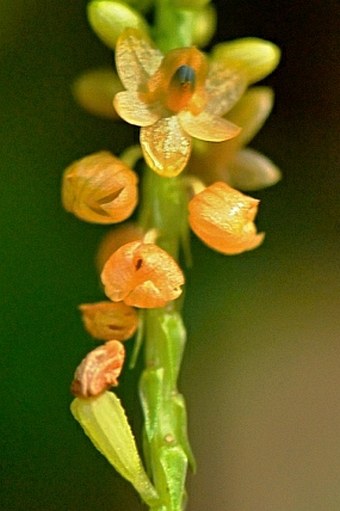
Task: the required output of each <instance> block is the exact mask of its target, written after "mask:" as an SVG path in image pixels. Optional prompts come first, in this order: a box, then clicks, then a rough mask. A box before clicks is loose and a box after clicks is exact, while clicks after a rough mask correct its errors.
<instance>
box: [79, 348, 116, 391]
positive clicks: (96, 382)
mask: <svg viewBox="0 0 340 511" xmlns="http://www.w3.org/2000/svg"><path fill="white" fill-rule="evenodd" d="M124 358H125V349H124V346H123V344H122V343H121V342H119V341H116V340H114V341H109V342H107V343H105V344H103V345H102V346H99V347H98V348H96V349H94V350H92V351H90V353H88V355H87V356H86V357H85V358H84V359H83V360H82V362H81V364H80V365H79V366H78V367H77V369H76V372H75V374H74V379H73V382H72V385H71V391H72V393H73V394H74V395H75V396H77V397H83V398H89V397H95V396H98V395H99V394H101V393H102V392H104V391H105V390H107V389H108V388H110V387H113V386H116V385H118V381H117V378H118V376H119V375H120V373H121V370H122V367H123V363H124Z"/></svg>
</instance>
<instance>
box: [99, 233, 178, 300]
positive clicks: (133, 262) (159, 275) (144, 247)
mask: <svg viewBox="0 0 340 511" xmlns="http://www.w3.org/2000/svg"><path fill="white" fill-rule="evenodd" d="M101 279H102V282H103V284H104V288H105V293H106V295H107V296H108V297H109V298H110V299H111V300H113V301H121V300H123V301H124V302H125V303H126V304H127V305H131V306H133V307H142V308H154V307H163V306H164V305H166V304H167V303H168V302H170V301H172V300H175V299H176V298H178V297H179V295H180V294H181V292H182V290H181V286H182V285H183V284H184V277H183V273H182V271H181V269H180V268H179V266H178V265H177V263H176V261H175V260H174V259H173V258H172V257H171V256H170V255H169V254H168V253H167V252H165V251H164V250H162V249H161V248H159V247H158V246H157V245H155V244H154V243H144V242H140V241H134V242H131V243H127V244H126V245H124V246H123V247H121V248H119V249H118V250H117V251H116V252H115V253H114V254H113V255H112V256H111V257H110V258H109V259H108V261H107V262H106V264H105V266H104V269H103V271H102V274H101Z"/></svg>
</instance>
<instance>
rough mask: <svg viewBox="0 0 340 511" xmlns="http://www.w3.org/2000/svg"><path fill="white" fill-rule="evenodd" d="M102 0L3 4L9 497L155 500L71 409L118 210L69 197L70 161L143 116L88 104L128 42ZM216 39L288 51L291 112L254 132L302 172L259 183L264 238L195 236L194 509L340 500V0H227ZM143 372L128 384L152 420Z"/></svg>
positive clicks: (187, 367) (190, 391) (191, 293)
mask: <svg viewBox="0 0 340 511" xmlns="http://www.w3.org/2000/svg"><path fill="white" fill-rule="evenodd" d="M86 3H87V2H86V1H72V2H69V1H66V0H59V1H58V2H55V1H52V0H45V1H44V2H41V1H40V2H39V1H38V0H30V1H28V0H26V1H25V2H24V1H23V0H11V1H10V0H2V2H1V3H0V103H1V105H0V119H1V123H0V134H1V136H0V162H1V163H0V165H1V188H0V190H1V202H0V208H1V212H0V223H1V233H0V234H1V270H0V273H1V298H0V299H1V309H0V310H1V334H0V336H1V361H2V364H1V365H2V371H1V376H2V381H1V387H0V388H1V395H2V396H1V397H2V402H1V446H0V455H1V471H2V474H1V482H2V484H1V500H0V509H1V510H3V511H24V510H25V511H43V510H44V511H46V510H50V511H57V510H58V511H63V510H65V511H82V510H84V509H86V510H87V511H97V510H98V511H99V510H101V511H116V510H117V511H118V510H122V509H127V510H130V509H134V510H137V509H142V505H141V504H140V502H139V501H138V498H137V497H136V495H135V494H134V492H133V491H132V490H131V489H130V487H129V485H128V484H127V483H125V482H124V481H122V480H121V479H120V478H119V477H118V476H117V475H116V473H115V472H114V471H113V470H112V469H111V468H110V466H109V465H108V464H107V462H106V461H105V460H104V459H103V458H102V457H101V456H100V455H99V454H98V453H97V452H96V451H95V449H94V448H93V447H92V446H91V445H90V443H89V442H88V440H87V439H86V438H85V436H84V435H83V434H82V432H81V431H80V429H79V427H78V425H77V424H76V423H75V421H74V420H73V419H72V417H71V415H70V412H69V403H70V401H71V396H70V394H69V384H70V381H71V378H72V375H73V371H74V369H75V367H76V366H77V364H78V363H79V361H80V360H81V358H82V357H83V356H84V355H85V353H86V352H87V351H89V350H90V349H92V348H93V346H94V343H93V341H91V339H90V338H89V337H88V336H87V335H86V334H84V332H83V330H82V326H81V324H80V320H79V316H78V312H77V309H76V307H77V305H78V304H79V303H82V302H88V301H95V300H97V299H100V298H101V297H102V295H101V291H100V287H99V284H98V280H97V276H96V273H95V271H94V266H93V257H94V254H95V250H96V246H97V244H98V241H99V240H100V238H101V237H102V235H103V233H104V232H106V231H105V229H104V228H101V227H95V226H91V225H86V224H85V223H81V222H79V221H77V220H76V219H75V218H73V217H71V216H70V215H67V214H66V213H65V212H64V211H63V210H62V208H61V206H60V178H61V174H62V170H63V169H64V168H65V167H66V166H67V165H68V164H69V163H70V162H72V161H73V160H75V159H77V158H79V157H81V156H83V155H85V154H88V153H90V152H93V151H97V150H99V149H111V150H113V151H115V152H119V151H121V150H122V149H123V148H124V147H125V146H126V145H127V144H128V143H131V142H132V141H133V140H134V139H135V137H136V134H135V132H134V131H132V130H131V129H130V128H129V127H127V126H123V125H120V126H119V125H118V124H113V123H111V122H109V121H101V120H98V119H95V118H92V117H90V116H89V115H87V114H86V113H84V112H83V111H81V110H80V109H79V108H78V107H77V105H76V104H75V103H74V101H73V99H72V96H71V93H70V83H71V82H72V80H73V79H74V78H75V77H76V76H77V75H78V74H79V72H81V71H83V70H85V69H87V68H91V67H94V66H96V65H102V64H110V63H111V62H112V61H113V59H112V55H111V54H110V52H109V50H107V49H106V48H104V47H103V46H102V45H101V43H100V42H99V41H98V40H97V39H96V37H95V35H94V34H92V33H91V31H90V30H89V28H88V25H87V22H86V16H85V6H86ZM217 6H218V8H219V26H218V33H217V36H216V41H221V40H223V39H232V38H235V37H241V36H250V35H251V36H257V37H263V38H265V39H269V40H272V41H274V42H275V43H277V44H278V45H279V46H280V47H281V48H282V51H283V59H282V63H281V66H280V67H279V69H278V70H277V71H276V72H275V73H274V74H273V75H272V76H271V77H269V78H268V79H267V80H266V82H265V83H267V84H268V85H272V86H273V87H274V89H275V92H276V105H275V108H274V112H273V114H272V116H271V117H270V119H269V120H268V122H267V124H266V126H265V128H264V129H263V130H262V131H261V133H260V134H259V135H258V136H257V138H256V139H255V140H254V142H253V144H252V146H253V147H255V148H256V149H258V150H261V151H262V152H263V153H265V154H266V155H268V156H269V157H270V158H272V159H273V161H275V163H276V164H277V165H278V166H279V167H281V169H282V170H283V172H284V180H283V181H282V182H281V183H279V184H278V185H277V186H275V187H273V188H272V189H268V190H265V191H262V192H259V193H258V194H257V196H258V197H259V198H261V200H262V203H261V208H260V213H259V217H258V224H259V227H260V229H261V230H264V231H266V233H267V237H266V241H265V243H264V245H263V247H261V248H260V249H259V250H257V251H255V252H252V253H248V254H244V255H242V256H238V257H232V258H229V257H223V256H221V255H219V254H216V253H213V252H212V251H209V250H208V249H206V248H205V247H204V246H203V245H201V244H200V243H199V242H198V241H197V240H194V241H193V256H194V266H193V269H192V271H190V273H188V276H187V280H188V287H187V293H186V305H185V320H186V324H187V327H188V332H189V341H188V345H187V350H186V355H185V360H184V368H183V372H182V379H181V390H183V391H184V393H185V395H186V396H187V400H188V408H189V412H190V430H191V438H192V444H193V448H194V451H195V452H196V455H197V458H198V474H197V475H196V476H194V477H191V478H190V481H189V485H188V486H189V496H190V500H189V511H192V510H195V511H207V510H214V511H267V510H268V511H338V510H339V509H340V391H339V384H340V372H339V364H340V338H339V337H340V336H339V333H340V320H339V305H340V303H339V302H340V292H339V291H340V289H339V288H340V284H339V282H340V280H339V277H340V265H339V262H340V261H339V248H340V242H339V214H340V209H339V199H338V197H339V174H338V173H339V161H338V160H337V151H338V149H339V145H338V143H337V141H338V135H339V133H338V114H339V107H338V108H337V105H338V103H337V99H338V82H337V79H338V78H339V77H338V69H339V68H338V62H339V60H338V58H339V42H340V41H339V32H340V11H339V9H340V8H339V3H338V2H337V1H335V0H334V1H332V0H325V1H324V2H320V1H318V0H312V1H310V2H305V1H304V0H297V1H295V2H279V1H269V0H268V1H255V2H254V1H253V0H247V1H242V2H241V1H236V0H230V1H228V2H227V1H225V2H224V1H222V0H221V1H219V2H217ZM137 379H138V375H137V374H136V372H129V371H126V372H125V374H124V376H123V378H122V379H121V385H120V387H119V395H120V396H121V397H122V399H123V400H124V403H125V405H126V408H127V409H128V413H129V416H130V417H132V419H131V422H132V426H133V428H134V429H135V430H136V431H137V432H139V431H140V428H141V418H140V410H139V404H138V398H137V394H136V383H137Z"/></svg>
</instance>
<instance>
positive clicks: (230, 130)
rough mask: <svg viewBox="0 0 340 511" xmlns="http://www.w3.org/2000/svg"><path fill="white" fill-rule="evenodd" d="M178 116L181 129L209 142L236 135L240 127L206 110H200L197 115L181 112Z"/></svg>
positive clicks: (220, 140)
mask: <svg viewBox="0 0 340 511" xmlns="http://www.w3.org/2000/svg"><path fill="white" fill-rule="evenodd" d="M178 118H179V120H180V123H181V125H182V126H183V129H184V130H185V131H186V132H187V133H188V134H189V135H190V136H192V137H195V138H198V139H200V140H207V141H209V142H222V141H223V140H228V139H230V138H233V137H236V135H238V134H239V133H240V129H241V128H239V127H238V126H236V125H235V124H233V123H232V122H229V121H227V120H226V119H223V118H222V117H217V116H215V115H212V114H209V113H208V112H202V113H200V114H199V115H192V114H191V113H190V112H181V113H180V114H179V115H178Z"/></svg>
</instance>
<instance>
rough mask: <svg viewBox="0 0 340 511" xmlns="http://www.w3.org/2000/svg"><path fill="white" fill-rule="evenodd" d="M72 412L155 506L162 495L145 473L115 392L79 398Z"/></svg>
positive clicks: (98, 445)
mask: <svg viewBox="0 0 340 511" xmlns="http://www.w3.org/2000/svg"><path fill="white" fill-rule="evenodd" d="M71 411H72V414H73V416H74V418H75V419H76V420H77V421H78V422H79V423H80V425H81V426H82V428H83V429H84V431H85V433H86V434H87V436H88V437H89V438H90V440H91V441H92V443H93V444H94V446H95V447H96V448H97V449H98V450H99V451H100V452H101V453H102V454H103V456H105V458H106V459H107V460H108V461H109V463H111V465H112V466H113V467H114V468H115V469H116V470H117V472H119V473H120V474H121V475H122V476H123V477H124V478H125V479H127V480H128V481H130V483H131V484H132V485H133V486H134V487H135V489H136V490H137V492H138V493H139V494H140V496H141V498H142V499H143V500H144V501H145V502H146V503H147V504H148V505H149V506H155V505H156V504H157V503H158V495H157V493H156V490H155V489H154V487H153V486H152V484H151V482H150V480H149V478H148V476H147V475H146V473H145V471H144V468H143V465H142V461H141V459H140V457H139V454H138V451H137V447H136V443H135V439H134V436H133V434H132V431H131V428H130V426H129V423H128V421H127V418H126V415H125V411H124V408H123V407H122V405H121V403H120V400H119V399H118V398H117V397H116V396H115V395H114V394H113V393H112V392H105V393H104V394H101V395H100V396H98V397H96V398H91V399H80V398H76V399H74V401H73V402H72V404H71Z"/></svg>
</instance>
